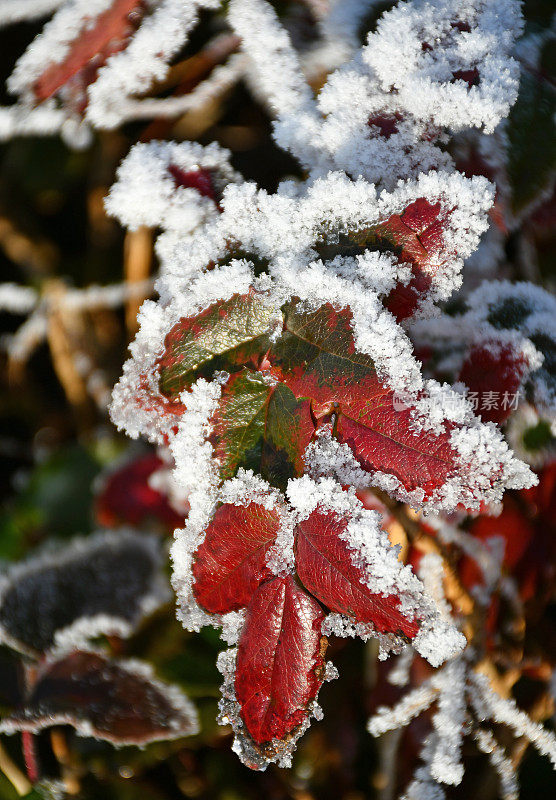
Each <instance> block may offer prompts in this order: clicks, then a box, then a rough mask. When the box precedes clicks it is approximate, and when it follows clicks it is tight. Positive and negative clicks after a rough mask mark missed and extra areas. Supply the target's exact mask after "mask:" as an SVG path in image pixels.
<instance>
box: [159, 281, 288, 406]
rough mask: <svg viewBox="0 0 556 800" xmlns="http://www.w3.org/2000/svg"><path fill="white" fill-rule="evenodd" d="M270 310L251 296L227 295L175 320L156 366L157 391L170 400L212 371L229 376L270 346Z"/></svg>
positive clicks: (258, 298) (253, 294)
mask: <svg viewBox="0 0 556 800" xmlns="http://www.w3.org/2000/svg"><path fill="white" fill-rule="evenodd" d="M273 319H274V310H273V309H272V308H271V306H269V305H267V304H266V303H264V302H263V300H262V299H261V298H260V297H258V296H257V295H256V294H255V293H253V292H251V293H249V294H244V295H239V294H236V295H233V297H231V298H230V299H229V300H224V301H220V302H217V303H213V304H212V305H210V306H209V307H208V308H207V309H205V310H204V311H202V312H201V313H200V314H197V315H196V316H194V317H186V318H184V319H182V320H180V321H179V322H178V323H177V324H176V325H174V327H173V328H172V330H171V331H170V332H169V333H168V335H167V336H166V340H165V351H164V353H163V355H162V356H161V358H160V359H159V361H158V368H159V374H160V379H159V386H160V391H161V392H162V394H164V395H165V396H166V397H168V398H170V399H172V400H173V399H175V398H177V397H178V395H179V394H180V393H181V392H182V391H183V390H184V389H188V388H189V387H190V386H191V384H192V383H193V382H194V381H195V380H197V378H199V377H207V378H211V377H212V375H213V373H214V372H215V371H216V370H227V371H229V372H235V371H237V370H238V369H239V368H240V367H242V366H244V365H245V363H246V362H247V363H248V362H249V361H250V360H251V359H252V358H254V357H255V359H256V358H257V357H260V356H262V355H263V354H264V353H265V352H266V350H267V349H268V347H269V345H270V340H269V333H270V330H271V327H272V322H273Z"/></svg>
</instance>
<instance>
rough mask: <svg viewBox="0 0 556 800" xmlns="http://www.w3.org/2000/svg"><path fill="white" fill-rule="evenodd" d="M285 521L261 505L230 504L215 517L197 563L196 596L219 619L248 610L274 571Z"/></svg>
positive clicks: (194, 566)
mask: <svg viewBox="0 0 556 800" xmlns="http://www.w3.org/2000/svg"><path fill="white" fill-rule="evenodd" d="M279 527H280V519H279V516H278V513H277V512H276V511H274V510H268V509H266V508H265V507H264V506H262V505H260V504H259V503H250V504H249V505H248V506H247V507H243V506H236V505H232V504H231V503H224V504H223V505H221V506H220V507H219V508H218V509H217V510H216V512H215V514H214V516H213V518H212V520H211V522H210V524H209V526H208V528H207V530H206V535H205V538H204V540H203V543H202V544H201V545H200V547H199V548H198V549H197V551H196V553H195V560H194V562H193V567H192V571H193V577H194V584H193V593H194V595H195V597H196V599H197V602H198V603H199V604H200V605H201V606H202V607H203V608H204V609H206V610H207V611H210V612H211V613H213V614H225V613H227V612H228V611H235V610H237V609H238V608H243V607H245V606H246V605H248V603H249V601H250V600H251V597H252V595H253V591H254V590H255V589H256V588H257V586H258V585H259V584H260V583H261V582H262V581H263V580H266V579H267V578H270V577H271V576H272V572H271V571H270V569H269V568H268V567H267V565H266V556H267V553H268V551H269V549H270V547H272V545H273V543H274V541H275V539H276V534H277V533H278V529H279Z"/></svg>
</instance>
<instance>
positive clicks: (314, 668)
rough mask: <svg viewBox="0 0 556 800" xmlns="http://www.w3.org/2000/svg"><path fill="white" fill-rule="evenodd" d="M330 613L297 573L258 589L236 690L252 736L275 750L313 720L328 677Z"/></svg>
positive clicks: (241, 648) (242, 647)
mask: <svg viewBox="0 0 556 800" xmlns="http://www.w3.org/2000/svg"><path fill="white" fill-rule="evenodd" d="M323 619H324V614H323V611H322V609H321V608H320V606H319V604H318V603H317V602H316V601H315V600H313V599H312V598H311V597H310V596H309V595H308V594H306V593H305V592H304V591H303V590H302V589H300V588H299V587H298V586H297V585H296V584H295V581H294V580H293V578H292V577H291V575H287V576H285V577H276V578H274V579H273V580H271V581H267V582H266V583H263V584H261V586H259V588H258V589H257V590H256V591H255V592H254V593H253V597H252V600H251V603H250V604H249V606H248V609H247V619H246V622H245V627H244V629H243V632H242V635H241V639H240V642H239V649H238V654H237V673H236V679H235V690H236V695H237V699H238V701H239V703H240V706H241V712H240V713H241V717H242V719H243V721H244V723H245V726H246V728H247V730H248V732H249V734H250V736H251V738H252V739H253V740H254V742H256V743H257V744H258V745H266V748H265V750H266V751H267V752H268V753H269V754H272V752H273V744H272V740H273V739H283V738H285V737H287V736H289V735H291V734H293V733H294V732H295V729H296V728H298V727H299V726H300V725H301V724H302V723H303V722H304V721H305V720H306V718H307V715H308V710H309V706H310V704H311V703H312V702H313V701H314V700H315V698H316V696H317V694H318V691H319V689H320V687H321V684H322V681H323V679H324V660H323V655H324V650H325V648H326V643H327V642H326V639H325V638H324V637H322V635H321V624H322V621H323Z"/></svg>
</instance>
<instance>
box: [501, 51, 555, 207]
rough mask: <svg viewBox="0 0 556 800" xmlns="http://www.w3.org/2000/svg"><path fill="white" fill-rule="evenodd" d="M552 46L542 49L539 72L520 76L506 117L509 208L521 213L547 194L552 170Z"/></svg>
mask: <svg viewBox="0 0 556 800" xmlns="http://www.w3.org/2000/svg"><path fill="white" fill-rule="evenodd" d="M555 80H556V45H555V42H554V39H553V38H551V39H549V41H547V43H546V44H545V46H544V50H543V52H542V55H541V59H540V64H539V68H538V70H536V71H533V70H531V69H527V68H524V69H523V70H522V72H521V82H520V86H519V96H518V98H517V102H516V104H515V105H514V106H513V108H512V110H511V111H510V114H509V117H508V140H509V158H508V177H509V181H510V185H511V188H512V208H513V210H514V211H515V212H518V211H521V210H522V209H524V208H525V207H526V206H527V205H529V203H531V202H533V201H534V200H536V199H538V198H539V196H540V195H541V194H542V193H543V192H545V191H547V190H548V189H549V187H550V184H551V181H552V180H553V178H554V170H556V123H555V121H554V116H555V114H556V89H555V88H554V81H555Z"/></svg>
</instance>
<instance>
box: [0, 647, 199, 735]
mask: <svg viewBox="0 0 556 800" xmlns="http://www.w3.org/2000/svg"><path fill="white" fill-rule="evenodd" d="M53 725H71V726H72V727H73V728H75V730H76V732H77V733H78V734H79V735H80V736H92V737H94V738H96V739H103V740H105V741H108V742H112V744H115V745H118V746H122V745H126V744H135V745H144V744H147V743H148V742H153V741H157V740H161V739H162V740H164V739H176V738H178V737H180V736H190V735H192V734H194V733H196V732H197V730H198V722H197V713H196V711H195V708H194V707H193V705H192V704H191V703H190V701H189V700H188V699H187V697H186V696H185V695H184V694H183V692H182V691H181V690H180V689H178V687H177V686H172V685H169V684H165V683H162V682H160V681H158V680H156V678H155V677H154V675H153V672H152V669H151V668H150V666H149V665H148V664H145V663H143V662H138V661H132V660H128V661H115V660H111V659H109V658H107V657H106V656H104V655H103V654H101V653H98V652H90V651H76V652H73V653H70V654H69V655H66V656H63V657H61V658H59V659H57V660H53V661H46V662H44V663H43V664H41V666H40V667H39V668H38V672H37V675H36V679H35V682H34V684H33V686H32V687H31V688H30V690H29V692H28V697H27V701H26V703H25V705H24V706H22V707H21V708H20V709H18V710H16V711H14V712H12V713H10V714H9V715H7V716H4V717H3V719H2V720H0V731H1V732H3V733H14V732H16V731H33V732H36V731H41V730H43V729H44V728H51V727H52V726H53Z"/></svg>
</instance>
